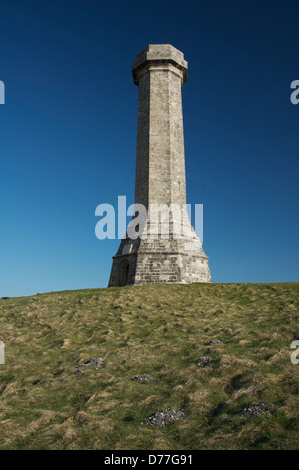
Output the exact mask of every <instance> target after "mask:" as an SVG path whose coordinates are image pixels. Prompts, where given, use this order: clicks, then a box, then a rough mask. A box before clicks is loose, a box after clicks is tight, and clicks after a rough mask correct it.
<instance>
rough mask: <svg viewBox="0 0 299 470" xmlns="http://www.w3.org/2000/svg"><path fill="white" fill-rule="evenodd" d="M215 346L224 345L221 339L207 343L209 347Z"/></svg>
mask: <svg viewBox="0 0 299 470" xmlns="http://www.w3.org/2000/svg"><path fill="white" fill-rule="evenodd" d="M214 344H223V342H222V341H221V340H220V339H212V340H211V341H209V342H208V343H207V346H213V345H214Z"/></svg>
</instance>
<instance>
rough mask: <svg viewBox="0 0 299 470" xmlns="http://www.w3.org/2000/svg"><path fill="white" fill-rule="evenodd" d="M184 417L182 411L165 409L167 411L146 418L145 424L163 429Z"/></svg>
mask: <svg viewBox="0 0 299 470" xmlns="http://www.w3.org/2000/svg"><path fill="white" fill-rule="evenodd" d="M184 415H185V413H184V412H183V411H179V410H174V409H172V408H167V410H164V411H159V412H158V413H154V414H152V415H151V416H149V417H148V418H147V423H148V424H150V425H152V426H157V427H159V428H163V427H164V426H167V425H168V424H171V423H173V422H174V421H177V420H178V419H181V418H183V416H184Z"/></svg>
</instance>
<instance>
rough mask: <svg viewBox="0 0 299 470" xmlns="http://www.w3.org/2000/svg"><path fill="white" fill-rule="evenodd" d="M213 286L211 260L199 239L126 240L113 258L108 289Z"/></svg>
mask: <svg viewBox="0 0 299 470" xmlns="http://www.w3.org/2000/svg"><path fill="white" fill-rule="evenodd" d="M192 282H212V280H211V274H210V269H209V263H208V257H207V256H206V255H205V253H204V251H203V249H202V246H201V242H200V240H199V238H197V237H196V236H194V237H192V238H180V239H178V240H176V239H170V240H163V239H161V238H159V239H158V240H157V239H144V240H143V239H137V240H130V239H128V238H125V239H123V240H122V241H121V244H120V247H119V250H118V252H117V254H116V255H115V256H114V257H113V264H112V270H111V275H110V280H109V285H108V287H119V286H125V285H144V284H164V283H165V284H171V283H182V284H190V283H192Z"/></svg>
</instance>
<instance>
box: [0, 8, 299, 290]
mask: <svg viewBox="0 0 299 470" xmlns="http://www.w3.org/2000/svg"><path fill="white" fill-rule="evenodd" d="M0 39H1V41H0V80H2V81H3V82H4V83H5V86H6V104H5V105H1V106H0V159H1V173H0V188H1V190H0V191H1V199H0V204H1V221H2V222H1V231H0V243H1V245H0V296H20V295H30V294H35V293H37V292H46V291H52V290H64V289H80V288H88V287H104V286H106V285H107V283H108V278H109V273H110V268H111V262H112V255H114V254H115V252H116V249H117V247H118V243H119V241H118V240H116V241H110V240H106V241H99V240H98V239H97V238H96V237H95V234H94V227H95V224H96V222H97V219H96V217H95V215H94V211H95V208H96V206H97V205H98V204H100V203H102V202H108V203H112V204H114V203H115V202H116V201H117V196H118V195H127V198H128V203H130V204H131V203H133V195H134V177H135V154H136V127H137V98H138V88H137V87H136V86H135V85H134V84H133V80H132V76H131V64H132V62H133V61H134V59H135V55H136V53H138V52H139V51H140V50H141V49H143V48H144V47H145V46H147V45H148V44H149V43H170V44H172V45H174V46H175V47H177V48H178V49H180V50H181V51H183V52H184V54H185V58H186V60H187V61H188V62H189V76H188V81H187V83H186V84H185V85H184V87H183V110H184V127H185V149H186V173H187V200H188V202H189V203H192V204H194V203H203V204H204V249H205V252H206V253H207V255H208V256H209V257H210V266H211V272H212V278H213V281H214V282H274V281H295V280H298V169H299V168H298V156H299V132H298V124H299V105H297V106H294V105H292V104H291V102H290V94H291V90H290V84H291V82H292V81H293V80H298V79H299V68H298V45H299V28H298V1H296V0H294V1H288V0H287V1H284V2H282V1H279V2H278V1H276V2H269V1H268V0H267V1H263V0H262V1H261V0H259V1H255V0H253V1H245V2H241V1H225V2H224V1H221V0H218V1H209V2H207V1H201V0H199V1H197V2H195V1H194V2H190V1H184V2H181V1H175V0H172V1H162V2H161V1H151V2H141V1H138V2H137V1H126V2H125V1H111V2H106V1H105V2H102V1H100V0H98V1H96V0H51V1H40V0H28V1H24V0H1V5H0Z"/></svg>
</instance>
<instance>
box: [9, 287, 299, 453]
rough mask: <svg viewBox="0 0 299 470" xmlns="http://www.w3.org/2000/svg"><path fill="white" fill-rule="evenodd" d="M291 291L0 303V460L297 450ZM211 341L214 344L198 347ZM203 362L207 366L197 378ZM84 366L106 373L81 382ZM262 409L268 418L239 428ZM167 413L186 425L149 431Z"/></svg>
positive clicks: (161, 290)
mask: <svg viewBox="0 0 299 470" xmlns="http://www.w3.org/2000/svg"><path fill="white" fill-rule="evenodd" d="M298 290H299V284H297V283H293V284H292V283H289V284H288V283H286V284H268V285H267V284H192V285H148V286H142V287H123V288H111V289H90V290H81V291H65V292H54V293H49V294H41V295H40V294H39V295H36V296H33V297H26V298H25V297H23V298H11V299H7V300H1V299H0V339H2V340H3V341H4V343H5V346H6V364H5V365H0V449H159V450H167V449H182V450H190V449H296V448H297V449H298V447H299V446H298V436H299V432H298V410H299V401H298V391H299V381H298V375H299V374H298V373H299V365H293V364H292V363H291V361H290V354H291V352H292V350H291V349H290V345H291V342H292V341H293V340H294V337H295V335H296V334H298V333H299V331H298ZM215 338H217V339H220V340H221V341H222V342H223V344H216V345H213V346H207V343H208V342H209V341H210V340H211V339H215ZM203 355H209V356H211V358H212V362H211V363H209V364H208V365H207V366H206V367H204V368H201V367H199V366H198V365H197V364H196V363H195V360H196V359H197V358H198V357H200V356H203ZM92 357H102V358H103V359H104V360H105V364H104V367H103V369H101V370H95V369H91V368H84V370H83V373H81V374H78V373H77V372H76V367H77V366H78V365H79V364H81V363H82V362H84V361H86V360H88V359H90V358H92ZM137 374H149V375H150V376H151V377H152V378H153V379H154V380H153V381H152V382H147V383H141V382H136V381H133V380H132V377H133V376H135V375H137ZM225 401H228V406H227V407H226V408H224V409H223V410H222V411H221V412H220V413H218V414H217V413H215V409H216V408H217V406H219V404H220V403H222V402H225ZM259 401H267V402H269V403H271V404H272V405H273V407H274V414H273V415H271V416H264V417H263V418H255V419H252V420H245V419H244V418H243V417H242V415H241V411H242V409H243V408H244V407H245V406H246V405H249V404H251V403H253V402H259ZM169 407H171V408H175V409H180V410H184V411H185V417H184V418H183V419H181V420H180V421H177V422H175V423H173V424H171V425H169V426H167V427H165V428H162V429H159V428H155V427H151V426H148V425H147V424H146V422H145V420H146V418H147V417H148V416H149V415H151V414H152V413H154V412H157V411H163V410H164V409H166V408H169Z"/></svg>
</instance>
